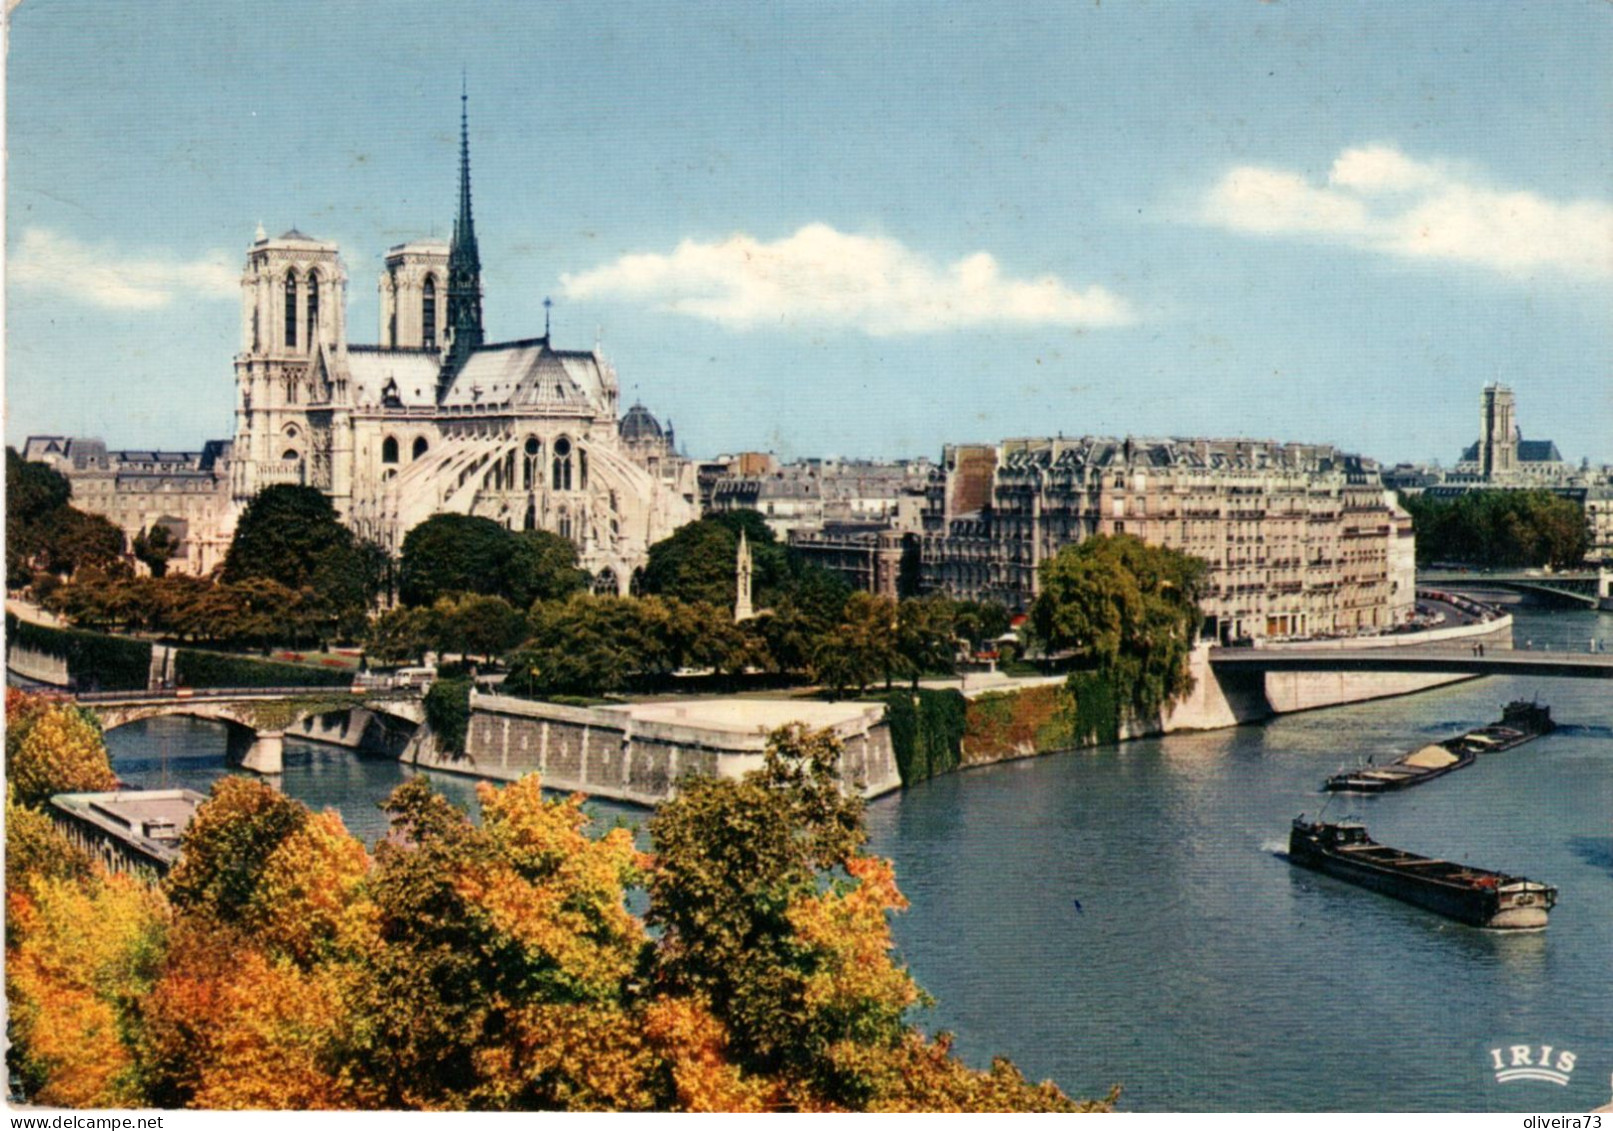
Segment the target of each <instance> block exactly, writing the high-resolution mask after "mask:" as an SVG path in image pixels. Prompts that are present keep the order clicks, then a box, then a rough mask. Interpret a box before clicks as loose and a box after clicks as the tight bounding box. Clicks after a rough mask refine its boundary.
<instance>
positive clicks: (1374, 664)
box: [1210, 644, 1613, 679]
mask: <svg viewBox="0 0 1613 1131" xmlns="http://www.w3.org/2000/svg"><path fill="white" fill-rule="evenodd" d="M1210 664H1211V665H1212V666H1213V667H1215V668H1216V669H1218V670H1221V671H1261V672H1439V673H1446V672H1448V673H1451V674H1460V675H1529V676H1538V677H1542V678H1557V677H1565V678H1570V679H1613V653H1610V652H1533V651H1519V650H1517V649H1515V648H1514V649H1496V650H1494V651H1486V653H1485V654H1484V655H1482V656H1478V655H1474V654H1473V651H1472V649H1471V647H1469V646H1467V645H1459V646H1456V647H1452V646H1451V645H1437V644H1433V645H1424V646H1416V645H1411V646H1405V647H1394V648H1354V649H1351V648H1336V647H1335V648H1304V647H1291V646H1286V645H1285V646H1283V647H1281V648H1211V649H1210Z"/></svg>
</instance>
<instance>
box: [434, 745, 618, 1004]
mask: <svg viewBox="0 0 1613 1131" xmlns="http://www.w3.org/2000/svg"><path fill="white" fill-rule="evenodd" d="M477 795H478V797H479V798H480V799H481V803H482V826H483V828H484V829H485V830H486V833H487V835H488V837H489V838H490V840H491V841H492V843H493V845H494V849H495V851H494V853H493V854H492V856H491V859H490V860H489V861H486V862H477V863H471V862H467V865H466V868H465V870H464V872H463V873H462V874H461V875H460V876H459V877H458V878H457V880H456V886H457V887H458V889H459V891H460V893H461V895H463V896H464V898H465V899H466V900H468V901H470V902H471V903H473V904H477V905H479V906H480V907H481V908H482V909H483V910H484V911H485V912H486V913H487V915H488V917H489V919H490V921H491V922H492V924H493V926H494V927H495V928H496V929H498V930H499V931H501V932H503V933H505V934H508V935H510V936H511V937H513V938H515V939H517V940H519V941H520V942H521V943H522V944H523V945H524V946H525V947H526V948H527V949H528V951H529V953H531V954H533V955H535V956H541V958H543V959H544V960H546V961H548V962H550V963H552V964H553V965H554V966H555V967H556V968H557V969H558V971H559V972H560V974H561V975H562V976H563V977H564V978H565V979H567V980H568V981H569V982H570V983H571V985H572V988H573V991H574V992H577V993H580V994H583V995H585V996H588V997H594V998H600V999H604V998H609V997H613V996H615V995H616V994H617V993H619V991H620V987H621V984H622V982H623V980H624V979H625V978H627V977H628V976H629V975H630V974H631V973H632V971H633V968H634V966H635V964H636V963H637V961H638V952H639V949H640V947H641V946H642V945H643V942H644V938H645V936H644V927H643V924H642V923H641V922H640V921H639V920H638V918H637V917H635V916H634V915H633V914H632V913H630V912H629V911H628V910H627V905H626V893H625V889H626V885H627V884H628V883H630V882H632V881H633V880H634V878H635V877H636V875H637V869H636V864H637V859H638V853H637V852H636V850H635V849H634V847H633V841H632V837H631V835H630V834H629V833H628V832H627V830H626V829H613V830H612V831H611V832H609V833H608V834H606V835H605V836H603V837H601V838H600V839H598V840H593V839H590V838H589V837H588V836H587V835H585V833H584V829H585V827H586V825H587V823H588V815H587V814H586V813H584V812H583V811H582V808H581V798H580V797H571V798H567V799H566V800H563V801H545V800H544V798H543V794H542V791H541V790H540V788H539V784H538V778H537V775H535V774H529V775H528V776H526V777H524V778H522V779H521V780H520V781H518V782H515V783H513V784H511V785H509V786H506V787H505V788H503V789H501V790H500V789H495V788H493V787H491V786H488V785H486V784H484V785H482V786H480V787H479V788H478V791H477Z"/></svg>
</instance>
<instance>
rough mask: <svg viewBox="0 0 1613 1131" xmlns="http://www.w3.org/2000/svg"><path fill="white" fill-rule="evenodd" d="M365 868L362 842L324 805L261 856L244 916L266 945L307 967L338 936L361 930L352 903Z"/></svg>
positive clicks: (357, 911) (358, 912)
mask: <svg viewBox="0 0 1613 1131" xmlns="http://www.w3.org/2000/svg"><path fill="white" fill-rule="evenodd" d="M369 869H370V856H369V853H367V852H365V851H364V844H363V842H362V841H360V840H359V839H358V838H357V837H354V836H352V835H351V834H350V833H348V831H347V828H346V826H344V825H343V824H342V818H341V816H340V815H339V814H337V813H336V812H335V811H334V810H330V809H327V810H325V811H324V812H323V813H319V814H316V815H315V816H313V817H310V818H309V819H308V821H307V822H306V823H304V825H303V826H302V828H300V829H298V830H297V831H296V832H294V833H292V834H291V835H290V836H288V837H286V839H285V840H284V841H282V842H281V843H280V845H279V847H277V848H276V849H275V850H274V852H273V853H271V854H270V856H269V858H268V860H267V861H265V863H264V866H263V872H262V875H261V877H260V878H259V880H258V886H257V889H256V891H255V892H254V893H253V898H252V905H251V907H250V908H249V911H248V919H249V922H250V923H251V924H252V926H253V927H254V928H255V929H256V932H257V934H258V936H259V938H261V939H262V940H263V941H264V942H265V943H266V944H267V945H268V946H269V947H271V948H272V949H275V950H278V951H279V952H281V953H284V954H286V955H289V956H290V957H291V958H292V959H294V960H295V961H297V962H298V963H299V964H301V965H302V966H304V967H307V966H309V965H310V964H312V963H313V962H314V961H315V959H317V958H318V957H319V956H320V955H321V954H322V953H323V952H324V950H325V949H326V948H327V947H328V946H329V945H330V944H331V943H332V942H334V941H336V940H338V938H340V937H342V936H344V935H347V934H351V933H353V932H361V931H362V929H363V928H362V919H363V916H364V909H363V908H355V906H354V903H355V900H356V898H357V897H358V893H359V890H360V886H361V885H362V884H363V882H364V877H365V876H366V875H367V874H368V873H369Z"/></svg>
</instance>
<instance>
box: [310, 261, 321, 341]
mask: <svg viewBox="0 0 1613 1131" xmlns="http://www.w3.org/2000/svg"><path fill="white" fill-rule="evenodd" d="M318 343H319V272H317V271H310V272H308V348H309V349H310V350H311V349H313V347H314V346H315V345H317V344H318Z"/></svg>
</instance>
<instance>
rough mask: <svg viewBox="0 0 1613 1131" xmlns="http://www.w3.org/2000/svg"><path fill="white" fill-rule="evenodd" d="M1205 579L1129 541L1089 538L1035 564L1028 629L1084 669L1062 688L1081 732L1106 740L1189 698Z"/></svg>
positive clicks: (1190, 560)
mask: <svg viewBox="0 0 1613 1131" xmlns="http://www.w3.org/2000/svg"><path fill="white" fill-rule="evenodd" d="M1204 573H1205V565H1204V563H1203V562H1202V561H1201V560H1199V559H1198V558H1194V557H1191V556H1189V555H1187V554H1183V553H1179V552H1178V551H1175V550H1169V549H1165V548H1163V547H1158V546H1150V545H1148V544H1146V543H1144V542H1143V541H1141V540H1140V539H1138V538H1135V537H1133V536H1131V535H1129V534H1119V535H1115V536H1113V537H1109V536H1106V535H1095V536H1093V537H1091V538H1088V539H1086V540H1085V541H1083V542H1080V543H1076V544H1073V545H1069V546H1065V547H1064V548H1063V549H1061V550H1060V551H1059V552H1058V553H1057V554H1056V555H1054V556H1053V557H1052V558H1050V559H1048V560H1047V561H1046V562H1044V563H1043V564H1042V567H1041V572H1040V575H1039V576H1040V579H1041V594H1040V596H1038V597H1037V599H1036V601H1035V603H1034V604H1032V606H1031V613H1030V620H1031V625H1032V627H1033V629H1034V631H1035V632H1036V635H1037V636H1038V637H1039V638H1040V639H1041V640H1042V641H1043V642H1044V643H1045V645H1046V646H1047V647H1048V648H1049V649H1074V650H1075V651H1077V652H1078V653H1080V654H1081V655H1082V656H1084V657H1085V658H1086V659H1087V661H1088V662H1089V664H1090V665H1091V669H1090V670H1087V671H1083V672H1077V673H1075V675H1073V676H1072V677H1071V680H1070V687H1071V689H1072V691H1073V692H1074V693H1075V696H1076V702H1077V711H1078V716H1079V717H1078V722H1079V723H1080V727H1079V729H1080V730H1081V731H1083V732H1084V733H1085V734H1087V735H1093V734H1095V735H1097V736H1098V737H1100V738H1103V739H1112V738H1113V737H1114V736H1115V735H1116V734H1117V733H1118V730H1119V727H1120V726H1121V724H1122V723H1124V722H1125V721H1126V720H1127V719H1147V718H1152V717H1155V716H1157V715H1158V713H1159V712H1160V711H1161V710H1163V709H1164V708H1165V707H1166V706H1167V705H1168V704H1170V703H1173V702H1175V701H1177V700H1178V699H1180V698H1181V697H1183V696H1185V695H1186V694H1188V692H1190V691H1191V690H1192V689H1193V678H1192V675H1191V673H1190V672H1189V671H1188V656H1189V654H1190V652H1191V651H1192V647H1193V642H1194V639H1195V638H1196V635H1197V632H1198V627H1199V624H1200V623H1201V621H1202V619H1203V618H1202V615H1201V614H1200V612H1199V607H1198V599H1199V595H1200V592H1201V590H1202V586H1203V579H1204ZM1083 700H1084V705H1083ZM1100 703H1101V706H1099V704H1100Z"/></svg>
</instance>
